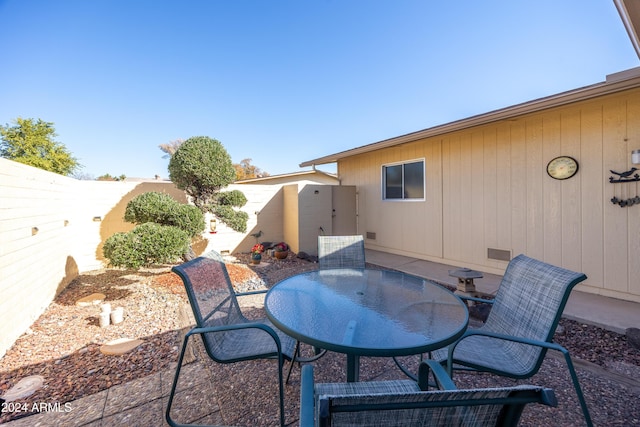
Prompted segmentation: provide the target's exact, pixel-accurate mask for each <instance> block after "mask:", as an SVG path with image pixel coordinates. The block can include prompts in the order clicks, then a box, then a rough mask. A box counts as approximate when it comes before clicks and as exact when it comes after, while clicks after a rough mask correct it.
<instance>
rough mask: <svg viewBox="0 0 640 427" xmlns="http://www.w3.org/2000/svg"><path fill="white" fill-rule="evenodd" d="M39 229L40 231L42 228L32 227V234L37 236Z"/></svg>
mask: <svg viewBox="0 0 640 427" xmlns="http://www.w3.org/2000/svg"><path fill="white" fill-rule="evenodd" d="M38 231H40V230H38V227H31V235H32V236H35V235H36V234H38Z"/></svg>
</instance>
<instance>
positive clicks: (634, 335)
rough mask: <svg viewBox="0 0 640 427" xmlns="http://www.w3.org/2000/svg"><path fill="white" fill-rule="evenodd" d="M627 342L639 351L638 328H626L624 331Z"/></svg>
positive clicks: (639, 331)
mask: <svg viewBox="0 0 640 427" xmlns="http://www.w3.org/2000/svg"><path fill="white" fill-rule="evenodd" d="M625 332H626V335H627V341H628V342H629V344H630V345H631V346H632V347H634V348H637V349H638V350H640V329H638V328H628V329H627V330H626V331H625Z"/></svg>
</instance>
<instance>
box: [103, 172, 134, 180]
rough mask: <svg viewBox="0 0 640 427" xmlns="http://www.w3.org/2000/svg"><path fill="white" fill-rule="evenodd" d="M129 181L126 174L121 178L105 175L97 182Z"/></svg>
mask: <svg viewBox="0 0 640 427" xmlns="http://www.w3.org/2000/svg"><path fill="white" fill-rule="evenodd" d="M125 179H127V176H126V175H125V174H122V175H120V176H111V174H108V173H105V174H104V175H100V176H99V177H97V178H96V181H124V180H125Z"/></svg>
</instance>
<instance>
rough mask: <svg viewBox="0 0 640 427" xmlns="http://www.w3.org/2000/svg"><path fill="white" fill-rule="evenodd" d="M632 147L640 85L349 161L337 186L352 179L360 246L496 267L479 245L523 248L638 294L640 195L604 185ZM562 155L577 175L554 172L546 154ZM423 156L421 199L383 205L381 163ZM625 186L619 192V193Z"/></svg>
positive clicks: (637, 143)
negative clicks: (621, 202) (621, 201)
mask: <svg viewBox="0 0 640 427" xmlns="http://www.w3.org/2000/svg"><path fill="white" fill-rule="evenodd" d="M635 149H640V90H638V89H634V90H629V91H626V92H623V93H620V94H616V95H609V96H606V97H601V98H598V99H595V100H590V101H584V102H580V103H576V104H572V105H570V106H565V107H561V108H554V109H550V110H547V111H544V112H540V113H535V114H530V115H524V116H521V117H518V118H516V119H512V120H505V121H502V122H498V123H494V124H491V125H485V126H480V127H477V128H472V129H469V130H465V131H460V132H455V133H451V134H446V135H442V136H439V137H434V138H429V139H425V140H422V141H418V142H415V143H410V144H405V145H402V146H398V147H393V148H389V149H384V150H380V151H379V152H374V153H368V154H365V155H361V156H357V157H353V158H350V159H345V160H344V161H341V162H340V163H339V175H340V178H341V179H342V183H343V184H344V185H358V193H359V196H358V200H359V212H360V225H359V226H360V229H359V232H360V233H363V234H364V233H365V232H367V231H373V232H376V240H367V241H366V243H367V247H369V248H372V249H379V250H384V251H388V252H392V253H398V254H405V255H410V256H414V257H418V258H423V259H429V260H433V261H438V262H445V263H450V264H453V265H459V266H467V267H471V268H477V269H482V270H484V271H487V272H493V273H498V274H500V273H502V272H503V271H504V268H505V267H506V264H507V263H506V262H504V261H496V260H492V259H488V257H487V249H488V248H496V249H502V250H507V251H510V252H511V255H512V256H515V255H517V254H519V253H525V254H527V255H529V256H532V257H535V258H538V259H542V260H544V261H547V262H549V263H552V264H556V265H561V266H564V267H566V268H570V269H573V270H577V271H582V272H584V273H585V274H587V276H588V277H589V278H588V280H587V282H586V283H584V284H582V285H580V289H581V290H583V291H587V292H592V293H597V294H602V295H607V296H612V297H617V298H622V299H628V300H633V301H640V205H634V206H631V207H626V208H621V207H620V206H618V205H614V204H612V203H611V201H610V199H611V198H612V197H613V196H614V195H617V196H618V197H619V198H627V197H634V196H635V195H636V194H638V195H640V185H638V184H636V183H632V184H611V183H609V177H610V176H611V175H612V173H611V172H610V170H614V171H618V172H623V171H626V170H629V169H630V168H631V166H632V165H631V151H632V150H635ZM560 155H569V156H572V157H574V158H576V159H577V160H578V162H579V163H580V169H579V172H578V174H577V175H576V176H574V177H573V178H571V179H568V180H565V181H558V180H554V179H552V178H550V177H549V176H548V175H547V173H546V165H547V163H548V162H549V161H550V160H551V159H552V158H554V157H556V156H560ZM416 158H425V160H426V179H427V187H426V188H427V200H426V202H383V201H382V200H381V190H380V185H381V184H380V182H381V166H382V165H383V164H385V163H389V162H396V161H404V160H411V159H416ZM621 193H622V194H621Z"/></svg>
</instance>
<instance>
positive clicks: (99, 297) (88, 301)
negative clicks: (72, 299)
mask: <svg viewBox="0 0 640 427" xmlns="http://www.w3.org/2000/svg"><path fill="white" fill-rule="evenodd" d="M106 297H107V296H106V295H105V294H100V293H95V294H91V295H88V296H86V297H84V298H80V299H79V300H78V301H76V305H79V306H80V307H87V306H89V305H98V304H100V303H102V301H104V299H105V298H106Z"/></svg>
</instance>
